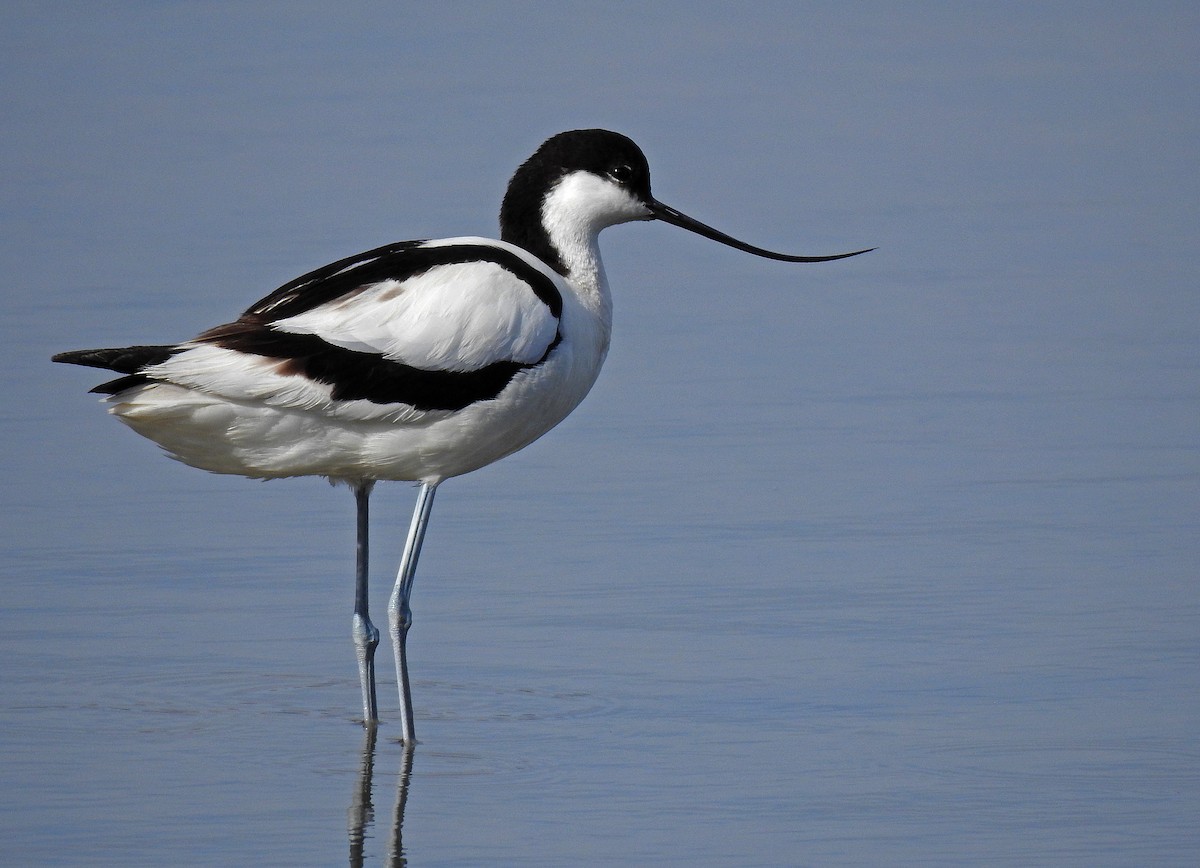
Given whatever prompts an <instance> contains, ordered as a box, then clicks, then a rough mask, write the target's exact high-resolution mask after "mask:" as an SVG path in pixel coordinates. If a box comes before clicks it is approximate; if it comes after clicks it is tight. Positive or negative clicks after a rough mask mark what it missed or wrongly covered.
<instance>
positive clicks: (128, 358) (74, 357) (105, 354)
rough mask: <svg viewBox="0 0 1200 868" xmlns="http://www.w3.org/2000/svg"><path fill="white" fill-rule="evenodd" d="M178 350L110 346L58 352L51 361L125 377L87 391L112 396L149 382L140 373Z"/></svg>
mask: <svg viewBox="0 0 1200 868" xmlns="http://www.w3.org/2000/svg"><path fill="white" fill-rule="evenodd" d="M179 351H180V348H179V347H173V346H138V347H110V348H108V349H101V350H71V351H70V352H66V353H58V354H57V355H55V356H51V358H50V361H52V362H63V363H64V364H68V365H85V366H87V367H89V368H105V369H106V370H109V371H116V372H117V373H119V374H125V375H126V376H124V377H118V378H117V379H115V380H109V381H108V382H106V383H101V384H100V385H99V386H96V387H95V388H94V389H91V390H90V391H92V392H95V393H96V394H99V395H115V394H117V393H118V392H123V391H125V390H126V389H131V388H133V387H134V386H140V385H142V384H143V383H147V382H149V377H147V376H145V375H144V374H142V373H141V372H142V371H143V370H144V369H146V368H148V367H150V366H151V365H157V364H158V363H159V362H165V361H166V360H167V359H169V358H171V356H173V355H175V354H176V353H178V352H179Z"/></svg>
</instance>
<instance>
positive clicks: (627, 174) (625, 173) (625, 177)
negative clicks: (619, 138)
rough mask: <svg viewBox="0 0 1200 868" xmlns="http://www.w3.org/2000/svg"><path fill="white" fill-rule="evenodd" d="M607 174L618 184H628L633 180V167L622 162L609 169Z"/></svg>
mask: <svg viewBox="0 0 1200 868" xmlns="http://www.w3.org/2000/svg"><path fill="white" fill-rule="evenodd" d="M608 176H609V177H610V178H612V179H613V180H614V181H616V182H617V183H618V184H628V183H629V182H630V181H632V180H633V168H632V167H631V166H626V165H625V164H624V163H622V164H621V165H619V166H613V167H612V168H611V169H609V170H608Z"/></svg>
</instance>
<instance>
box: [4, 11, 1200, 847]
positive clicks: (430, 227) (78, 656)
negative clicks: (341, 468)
mask: <svg viewBox="0 0 1200 868" xmlns="http://www.w3.org/2000/svg"><path fill="white" fill-rule="evenodd" d="M295 8H297V9H299V7H295ZM514 8H516V7H507V10H508V12H505V11H504V8H502V7H499V6H497V7H490V8H485V9H484V10H483V11H481V12H479V14H478V16H477V17H475V18H472V19H470V20H461V16H458V15H452V14H450V13H449V12H446V13H441V14H442V15H443V17H438V15H439V14H437V13H429V14H425V15H417V14H412V15H411V16H410V17H409V18H408V19H405V20H403V21H401V20H399V19H398V18H397V19H395V20H393V18H391V17H390V16H393V15H394V13H392V12H390V11H386V10H385V11H381V10H380V9H378V8H375V7H369V6H351V7H348V11H346V12H345V13H341V14H340V15H341V17H338V18H336V19H335V18H334V17H333V16H331V15H330V14H329V13H326V12H323V11H321V9H320V7H317V6H313V7H311V8H308V9H306V10H301V11H296V12H294V13H293V16H294V17H292V18H287V17H283V18H280V17H279V16H272V15H268V14H267V13H266V12H258V11H251V10H246V9H242V8H241V7H238V6H235V5H223V4H209V5H206V6H204V7H190V6H183V7H180V6H167V7H163V6H152V7H147V6H142V5H138V4H122V5H120V6H118V7H114V8H113V10H112V11H109V12H103V13H101V12H95V11H90V12H80V11H78V10H76V12H75V13H73V14H72V15H70V16H67V15H65V13H61V12H56V11H54V10H52V9H51V10H46V9H40V10H33V9H32V8H30V9H26V10H21V9H19V8H16V7H13V8H11V9H9V10H6V11H5V12H4V13H2V14H3V17H4V19H5V21H4V22H3V23H4V26H2V27H0V33H4V34H6V35H5V37H3V38H4V39H5V40H6V42H7V43H10V44H7V45H5V46H4V47H5V50H4V51H2V52H0V56H3V57H5V58H6V60H5V61H4V67H3V70H4V73H3V74H4V76H5V78H6V82H7V83H8V84H10V85H11V87H9V88H6V90H7V91H8V92H9V93H10V96H9V97H8V100H9V102H10V103H11V105H10V106H9V111H8V112H7V113H6V114H7V116H8V120H7V121H6V122H5V123H6V125H8V126H10V127H11V130H10V132H11V133H12V134H11V135H7V136H5V137H4V140H5V144H3V145H2V146H0V147H3V148H4V153H5V156H6V161H7V164H8V165H9V166H10V167H12V173H11V177H10V180H9V184H10V187H11V200H9V198H8V196H9V194H6V201H11V205H6V208H5V212H6V213H5V220H6V229H7V231H6V233H5V237H4V238H3V239H2V240H0V254H2V255H3V262H4V265H5V267H6V273H7V274H8V275H9V286H10V288H9V291H8V294H7V295H6V296H5V300H4V318H3V320H2V321H0V335H2V336H3V340H2V341H0V352H2V353H3V354H4V356H3V357H4V363H5V364H4V368H5V370H7V371H8V372H9V376H8V378H7V379H6V385H5V389H6V397H7V398H8V399H9V400H7V401H6V402H5V405H6V406H5V408H4V409H3V410H2V411H0V428H2V430H3V436H4V442H5V443H7V444H9V448H8V450H7V456H8V457H7V461H6V465H5V475H6V479H7V484H6V486H5V487H4V489H3V492H4V493H3V494H2V495H0V516H2V517H3V522H2V523H3V526H4V528H5V534H4V542H3V558H2V560H0V567H2V569H3V581H2V584H0V660H2V661H3V663H0V733H2V740H0V753H2V757H3V762H2V764H0V862H3V863H4V864H13V865H23V864H29V865H33V864H37V865H121V866H130V865H163V864H188V865H229V864H260V865H327V864H336V863H340V862H344V861H349V862H350V863H351V864H388V860H389V858H391V859H392V860H393V864H394V863H395V862H396V861H397V860H398V859H400V858H403V859H405V860H407V863H408V864H411V865H460V864H489V863H494V864H516V863H520V864H530V865H562V864H630V863H631V864H688V865H718V864H722V865H724V864H738V865H794V864H819V865H828V864H914V865H915V864H921V865H930V864H946V865H962V864H1010V865H1029V864H1087V865H1135V864H1136V865H1144V864H1157V865H1170V864H1178V865H1187V864H1193V863H1194V861H1195V856H1196V853H1197V852H1200V833H1198V832H1197V831H1196V824H1195V817H1196V815H1197V813H1198V809H1200V747H1198V746H1197V739H1196V736H1197V732H1198V728H1197V720H1198V712H1200V674H1198V673H1200V669H1198V667H1197V665H1196V663H1197V660H1198V659H1200V629H1198V626H1200V593H1198V592H1197V582H1196V579H1197V569H1196V564H1197V563H1200V557H1197V555H1198V554H1200V552H1198V549H1200V545H1198V540H1200V533H1198V531H1200V527H1198V525H1200V496H1198V495H1200V460H1198V457H1197V456H1198V455H1200V452H1198V451H1197V446H1198V445H1200V443H1198V438H1197V431H1198V429H1200V426H1197V422H1198V421H1200V414H1198V413H1197V410H1198V407H1200V401H1198V398H1200V394H1198V392H1200V389H1198V388H1197V384H1198V383H1200V378H1198V377H1197V374H1198V373H1200V349H1198V348H1200V316H1198V314H1200V310H1198V309H1197V308H1198V307H1200V302H1198V297H1197V295H1196V292H1195V288H1196V281H1195V274H1196V270H1195V262H1194V256H1193V255H1192V252H1193V249H1194V246H1195V227H1196V225H1197V221H1196V217H1197V213H1196V205H1195V203H1196V202H1197V201H1200V196H1198V195H1197V193H1198V192H1200V191H1197V190H1196V183H1197V182H1196V176H1195V172H1194V165H1193V164H1194V142H1195V141H1196V140H1197V136H1196V133H1197V132H1198V131H1197V130H1196V129H1195V127H1196V123H1197V120H1196V119H1197V118H1198V117H1200V112H1198V111H1197V110H1196V109H1197V108H1198V107H1197V106H1196V104H1195V103H1196V96H1195V94H1194V92H1193V91H1194V88H1192V87H1191V86H1190V83H1191V81H1192V79H1193V78H1194V76H1192V75H1189V73H1190V72H1191V71H1192V70H1193V68H1194V62H1193V61H1192V60H1191V47H1192V46H1193V45H1194V42H1195V39H1194V37H1195V36H1196V34H1197V29H1198V27H1197V16H1196V14H1195V13H1193V12H1191V11H1188V10H1184V9H1182V7H1181V9H1180V10H1176V11H1175V12H1169V11H1166V7H1158V11H1152V12H1150V13H1144V12H1139V13H1138V16H1137V18H1136V20H1133V19H1131V20H1128V21H1126V20H1123V19H1122V18H1121V17H1120V16H1119V15H1118V14H1117V13H1110V14H1107V15H1104V14H1100V13H1099V12H1098V11H1095V10H1093V14H1092V15H1090V16H1089V18H1088V19H1087V20H1086V21H1079V20H1077V18H1076V16H1074V15H1072V14H1070V13H1069V12H1068V11H1066V7H1064V8H1063V10H1059V9H1057V8H1056V7H1053V6H1050V7H1045V6H1043V7H1038V9H1037V10H1025V11H1021V12H1018V13H1013V12H1011V10H1010V11H1009V12H1006V13H1004V15H1000V14H999V13H997V15H996V17H995V18H994V19H989V18H987V17H983V16H982V13H974V14H970V15H968V14H966V13H962V12H954V11H951V10H947V9H945V8H944V7H928V8H926V7H920V6H918V7H908V9H909V11H908V12H906V13H904V14H901V13H899V12H895V11H882V10H881V9H874V10H872V9H866V8H864V9H861V10H860V9H858V8H857V7H856V8H854V9H843V8H842V7H841V6H836V7H835V6H830V7H813V8H811V9H807V10H806V11H805V12H804V13H803V14H802V13H801V12H800V11H793V9H792V7H791V6H783V5H780V6H771V5H769V4H768V5H767V6H764V7H763V12H762V16H761V18H760V19H758V20H754V21H748V20H744V18H743V16H740V15H735V14H733V13H732V12H728V13H726V12H723V11H719V10H714V11H713V12H712V14H710V15H705V16H699V17H697V16H693V15H690V14H685V13H686V11H687V10H688V9H690V8H691V7H683V6H679V7H672V6H671V5H670V4H668V5H666V6H660V7H654V10H653V11H645V10H640V11H637V12H634V11H632V10H626V12H627V13H628V14H627V15H626V16H617V17H616V18H615V19H614V16H612V15H611V14H610V13H609V12H608V11H607V10H608V9H609V8H610V7H609V6H607V5H606V6H605V7H603V8H601V7H596V8H595V9H591V8H588V9H584V10H583V11H580V10H578V9H576V10H575V11H573V12H570V13H568V12H566V11H559V12H553V13H551V12H547V11H546V10H545V9H543V10H542V12H541V13H539V15H538V20H537V23H536V25H535V24H533V23H531V22H530V21H528V20H525V19H523V18H518V17H517V16H514V15H511V14H508V13H509V12H511V10H512V9H514ZM888 8H889V7H883V8H882V9H883V10H886V9H888ZM630 16H633V17H632V20H631V19H630ZM631 25H636V26H631ZM400 34H402V36H401V35H400ZM515 44H521V45H525V46H526V48H527V51H523V52H520V55H521V56H519V57H517V56H513V54H512V46H513V45H515ZM398 45H399V46H402V49H403V50H398V49H397V48H396V46H398ZM504 46H507V48H505V47H504ZM650 49H654V51H656V52H658V53H657V56H656V55H655V54H654V51H650ZM747 57H750V58H751V59H750V60H749V61H748V60H747V59H746V58H747ZM734 60H736V61H737V62H736V63H734V62H733V61H734ZM797 82H803V83H804V85H805V86H804V87H803V88H801V89H799V90H798V89H797V86H796V83H797ZM589 104H591V105H592V106H593V108H591V109H589V110H588V111H581V110H580V106H581V105H589ZM596 123H600V124H604V125H607V126H611V127H614V128H619V129H622V130H624V131H626V132H628V133H630V134H631V135H633V136H634V137H635V138H636V139H637V140H639V141H640V142H641V143H642V144H643V146H644V147H645V148H646V150H647V151H648V152H649V157H650V161H651V166H652V168H653V169H654V171H655V192H656V195H658V196H659V197H660V198H662V199H663V200H664V201H667V202H670V203H672V204H675V205H677V206H679V207H680V208H682V209H684V210H686V211H688V212H689V213H694V214H695V215H696V216H698V217H700V218H701V219H703V220H705V221H706V222H711V223H713V224H715V225H718V226H721V227H722V228H725V229H728V230H729V231H731V232H734V233H735V234H738V235H740V236H743V237H746V238H748V239H750V240H752V241H755V242H759V243H762V244H766V245H768V246H772V245H775V246H779V247H787V246H789V244H792V242H788V241H787V239H791V238H794V237H797V236H799V237H801V238H802V243H801V244H799V245H794V246H798V248H803V252H813V253H821V252H829V251H832V250H836V249H839V248H852V247H856V246H861V244H878V245H880V249H879V250H878V251H877V252H875V253H873V254H871V255H870V256H868V257H862V258H860V259H858V260H853V261H849V262H844V263H831V264H829V265H826V266H808V267H804V268H803V269H797V268H791V267H788V266H781V265H780V264H777V263H763V262H758V261H756V260H752V259H749V258H747V257H744V256H743V255H741V254H738V253H735V252H733V251H729V250H725V249H722V248H720V247H717V246H715V245H711V244H707V243H705V242H701V241H700V240H699V239H695V238H693V237H690V236H687V235H685V234H683V233H679V232H677V231H675V230H672V229H670V228H669V227H656V226H640V225H639V226H634V227H620V228H617V229H613V230H610V231H609V232H607V233H606V234H605V236H604V238H603V244H604V249H605V255H606V262H607V264H608V267H609V273H610V278H611V280H612V283H613V285H614V294H615V297H616V305H617V321H616V334H615V337H614V345H613V350H612V353H611V356H610V359H609V362H608V364H607V366H606V369H605V371H604V373H603V375H602V377H601V381H600V383H599V385H598V386H597V388H596V390H595V392H594V393H593V395H591V396H590V397H589V398H588V400H587V401H586V402H585V403H584V405H583V406H582V407H581V408H580V410H579V411H577V413H576V414H575V415H573V416H572V417H571V418H570V419H569V420H567V422H565V423H564V424H563V425H562V426H561V427H560V428H559V429H558V430H556V431H555V432H553V433H552V434H551V435H549V436H548V437H547V438H546V439H545V440H544V441H542V442H540V443H538V444H536V445H535V446H533V447H531V448H530V449H528V450H526V451H525V452H523V453H521V454H519V455H516V456H513V457H512V458H510V459H507V460H506V461H504V462H501V463H500V464H498V465H495V466H493V467H491V468H487V469H485V470H483V471H480V472H479V473H477V474H473V475H471V476H470V477H467V478H464V479H461V480H453V481H450V482H448V483H446V485H445V486H444V487H443V489H442V492H441V493H440V494H439V498H438V503H437V507H436V509H435V511H434V516H433V522H432V525H431V529H430V533H429V537H428V539H427V542H426V546H425V551H424V554H423V556H422V562H421V567H420V571H419V574H418V577H417V582H416V590H415V595H414V600H413V603H414V610H415V619H416V620H415V625H414V627H413V631H412V633H411V635H410V642H409V646H410V655H411V666H412V669H413V677H414V692H415V702H416V711H417V728H418V737H419V740H420V743H419V744H418V745H417V746H416V749H415V751H414V752H413V754H412V755H411V757H408V756H406V754H405V752H404V751H403V749H402V748H401V746H400V745H398V744H397V742H396V741H395V739H396V736H397V734H398V726H397V724H396V720H395V717H396V701H395V698H394V696H393V693H394V680H391V675H390V673H389V671H388V670H389V664H388V658H389V656H390V655H389V654H388V653H387V651H386V649H384V650H382V651H381V655H380V657H381V660H380V668H381V681H382V683H381V685H380V691H381V694H380V696H381V713H382V715H383V717H384V722H383V724H382V725H381V727H380V729H379V733H378V740H377V741H376V742H375V743H374V744H371V743H370V742H369V740H368V739H367V738H366V737H365V735H364V733H363V731H362V730H361V728H360V726H359V725H358V724H357V723H356V722H355V720H354V718H355V715H356V714H357V708H358V705H359V698H358V695H357V692H358V688H357V682H356V670H355V664H354V657H353V651H352V647H351V644H350V640H349V633H350V629H349V628H350V615H349V612H350V607H351V602H352V570H353V533H354V528H353V505H352V498H351V496H350V494H349V493H348V492H347V491H345V490H344V489H332V488H330V487H329V486H328V485H326V484H325V483H323V482H321V481H319V480H292V481H284V482H273V483H252V482H247V481H244V480H240V479H226V478H218V477H213V476H208V475H205V474H201V473H198V472H196V471H193V470H191V469H189V468H186V467H182V466H179V465H177V464H174V463H172V462H169V461H166V460H163V459H162V458H160V457H158V456H157V455H156V454H155V449H154V447H153V446H151V445H150V444H147V443H145V442H142V441H140V440H138V438H136V437H135V436H134V435H132V434H131V433H130V432H129V431H127V430H124V429H122V428H121V426H119V425H118V424H116V423H115V422H113V421H112V420H109V419H106V418H105V417H104V414H103V412H102V410H101V409H100V408H99V407H97V406H96V405H95V402H94V400H93V396H88V395H85V394H84V392H85V390H86V388H88V387H90V386H91V385H93V384H94V383H95V382H97V379H96V377H95V375H94V374H93V373H89V372H86V371H83V370H81V369H69V368H62V367H58V366H52V365H50V364H49V363H48V362H47V359H48V358H49V356H50V354H51V353H53V352H55V351H58V350H63V349H70V348H76V347H82V346H88V345H105V344H110V343H112V344H116V343H120V342H130V343H133V342H147V341H158V340H169V339H172V338H176V337H180V338H181V337H186V336H188V335H190V334H192V333H194V332H196V331H198V330H200V329H201V328H203V327H206V326H208V325H212V324H214V323H216V322H219V321H222V320H223V319H225V318H229V317H231V316H232V315H234V314H235V313H236V312H237V311H238V310H241V309H242V308H244V307H245V306H246V305H248V304H249V303H250V302H252V301H253V300H254V299H256V298H257V297H259V296H261V295H263V294H265V293H266V292H267V291H269V290H270V289H272V288H273V287H274V286H275V285H277V284H279V283H281V282H283V281H284V280H286V279H288V278H290V277H292V276H294V275H295V274H297V273H299V272H301V271H302V270H304V269H306V268H310V267H312V266H315V265H318V264H320V263H321V262H324V261H328V260H330V259H333V258H335V257H337V256H340V255H345V254H348V253H351V252H353V251H355V250H358V249H365V248H367V247H370V246H372V245H375V244H377V243H382V242H384V241H388V240H394V239H396V238H401V237H409V236H421V235H441V234H451V233H455V234H457V233H489V234H490V233H491V232H492V229H491V225H492V223H491V221H492V219H493V218H492V216H491V215H492V213H493V212H494V210H495V207H496V202H497V201H498V197H499V195H500V191H501V190H502V186H503V181H504V178H505V177H506V176H507V173H509V172H511V170H512V168H513V167H514V165H515V162H516V161H517V160H519V159H521V158H523V157H524V156H525V154H526V153H527V151H528V150H529V149H530V148H531V147H533V146H535V145H536V144H537V142H538V141H539V140H540V139H541V138H542V137H543V135H544V134H548V133H550V132H554V131H556V130H557V129H560V128H565V127H569V126H575V125H583V124H596ZM481 142H482V144H481ZM797 151H799V152H802V153H803V159H802V160H801V161H800V162H799V164H797V158H796V153H797ZM730 153H736V154H738V159H737V160H735V161H730V160H729V159H728V155H729V154H730ZM780 227H785V228H780ZM787 227H794V228H787ZM781 239H782V240H781ZM412 496H413V490H412V489H410V488H409V487H407V486H402V485H395V484H393V485H381V486H379V488H378V489H377V491H376V494H375V498H374V501H373V521H374V536H373V539H372V558H373V571H374V576H375V580H374V594H373V603H374V606H375V612H376V620H377V621H378V622H382V620H383V612H384V607H385V604H386V599H387V594H388V591H389V584H390V578H391V572H392V570H394V568H395V565H396V563H397V562H398V558H399V549H400V545H401V542H402V540H401V535H402V533H403V530H404V529H405V528H406V527H407V522H408V513H409V510H410V509H411V506H412Z"/></svg>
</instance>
